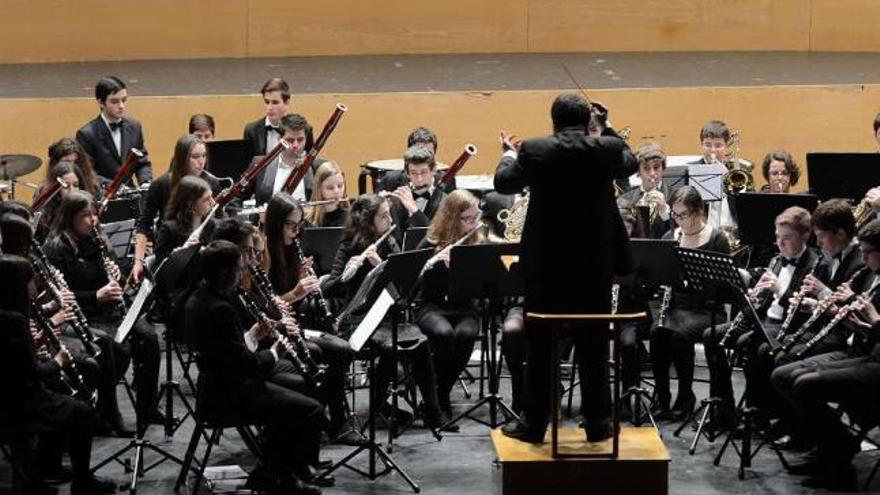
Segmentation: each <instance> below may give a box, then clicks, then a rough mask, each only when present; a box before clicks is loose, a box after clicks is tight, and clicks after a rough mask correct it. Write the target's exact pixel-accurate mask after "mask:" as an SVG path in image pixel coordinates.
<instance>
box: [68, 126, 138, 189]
mask: <svg viewBox="0 0 880 495" xmlns="http://www.w3.org/2000/svg"><path fill="white" fill-rule="evenodd" d="M121 132H122V138H121V144H122V146H121V150H117V149H116V145H115V144H114V143H113V136H112V135H111V133H110V129H109V128H108V127H107V124H106V123H105V122H104V119H102V118H101V116H100V115H98V116H97V117H95V118H94V119H92V120H91V121H90V122H89V123H87V124H86V125H84V126H82V127H81V128H80V129H79V130H78V131H76V141H77V142H78V143H79V145H80V146H82V147H83V150H85V152H86V153H88V154H89V156H90V157H91V158H92V163H93V164H94V165H95V172H96V173H97V174H98V176H100V177H101V178H102V179H103V180H104V181H107V182H109V181H112V180H113V178H114V177H115V176H116V172H117V171H118V170H119V167H121V166H122V163H123V162H124V161H125V158H126V157H127V156H128V152H129V150H131V149H132V148H136V149H138V150H139V151H142V152H143V153H144V157H143V158H141V159H140V160H139V161H138V163H137V164H136V165H135V167H134V177H136V178H137V182H138V184H146V183H147V182H150V181H151V180H153V169H152V167H151V164H150V158H149V155H148V154H147V149H146V148H145V147H144V134H143V130H142V129H141V123H140V122H138V121H137V120H134V119H132V118H129V117H123V118H122V128H121ZM129 183H130V182H129Z"/></svg>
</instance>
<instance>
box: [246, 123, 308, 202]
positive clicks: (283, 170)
mask: <svg viewBox="0 0 880 495" xmlns="http://www.w3.org/2000/svg"><path fill="white" fill-rule="evenodd" d="M277 132H279V133H280V134H281V137H280V139H281V140H283V141H285V142H286V143H287V144H288V145H289V147H288V148H286V149H285V150H284V151H282V152H281V154H280V155H278V158H276V159H275V160H274V161H273V162H272V163H271V164H269V165H268V166H267V167H266V168H265V169H263V170H262V171H261V172H260V173H259V174H258V175H257V177H256V178H255V179H254V180H253V181H252V182H251V183H250V184H249V185H248V188H247V190H246V191H245V193H244V197H248V196H251V195H253V197H254V199H255V200H256V202H257V205H262V204H264V203H267V202H268V201H269V199H271V198H272V197H273V196H274V195H276V194H278V193H279V192H280V191H281V189H282V187H283V186H284V183H285V182H286V181H287V178H288V177H290V174H291V173H293V170H294V169H295V168H296V167H298V166H299V165H300V164H301V163H302V162H303V160H305V157H306V153H308V151H309V150H310V149H311V147H312V126H310V125H309V122H308V121H307V120H306V118H305V117H303V116H302V115H298V114H290V115H285V116H284V117H282V118H281V120H280V122H279V127H278V131H277ZM274 133H275V132H274V131H273V132H272V133H271V134H274ZM275 142H276V143H277V142H278V141H277V140H276V141H275ZM273 146H274V145H273ZM271 150H272V148H268V149H267V150H266V151H265V152H264V153H261V154H259V155H256V156H254V158H253V160H252V161H251V166H253V165H255V164H256V163H257V162H259V161H260V160H262V159H263V157H264V155H265V154H266V153H268V152H269V151H271ZM322 163H324V160H323V159H322V158H315V160H314V161H313V162H312V165H311V167H310V168H309V170H307V171H306V174H305V176H304V177H303V180H302V181H301V182H300V183H299V184H298V185H297V186H296V189H295V190H294V191H293V193H292V194H291V196H293V197H294V198H295V199H298V200H300V201H305V200H306V198H308V197H310V196H311V195H312V188H313V187H312V186H313V184H314V180H315V172H316V171H317V169H318V167H320V166H321V164H322Z"/></svg>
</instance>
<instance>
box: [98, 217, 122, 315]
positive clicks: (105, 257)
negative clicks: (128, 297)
mask: <svg viewBox="0 0 880 495" xmlns="http://www.w3.org/2000/svg"><path fill="white" fill-rule="evenodd" d="M91 229H92V237H93V239H94V241H95V244H97V246H98V251H99V252H100V253H101V266H102V267H103V268H104V275H106V276H107V282H116V283H119V278H118V276H119V275H120V273H119V267H118V266H116V263H115V262H114V261H113V258H111V257H110V250H109V249H108V248H107V243H106V242H104V236H103V235H101V225H100V224H99V223H98V222H95V223H94V224H92V227H91ZM121 287H122V286H121V285H120V288H121ZM113 311H114V312H115V313H116V316H118V317H123V316H125V314H126V313H127V312H128V308H127V307H126V306H125V301H124V300H123V301H119V302H117V303H115V304H114V306H113Z"/></svg>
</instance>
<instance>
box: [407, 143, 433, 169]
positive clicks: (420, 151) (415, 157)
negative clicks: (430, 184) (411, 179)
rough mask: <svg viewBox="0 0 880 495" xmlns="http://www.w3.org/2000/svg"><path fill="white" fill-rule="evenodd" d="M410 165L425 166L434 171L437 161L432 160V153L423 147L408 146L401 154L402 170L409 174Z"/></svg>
mask: <svg viewBox="0 0 880 495" xmlns="http://www.w3.org/2000/svg"><path fill="white" fill-rule="evenodd" d="M410 165H427V166H428V167H430V168H431V170H434V167H436V166H437V160H436V159H435V158H434V152H433V151H431V150H429V149H427V148H425V147H424V146H418V145H416V146H410V147H409V148H407V149H406V152H405V153H404V154H403V170H404V172H409V166H410Z"/></svg>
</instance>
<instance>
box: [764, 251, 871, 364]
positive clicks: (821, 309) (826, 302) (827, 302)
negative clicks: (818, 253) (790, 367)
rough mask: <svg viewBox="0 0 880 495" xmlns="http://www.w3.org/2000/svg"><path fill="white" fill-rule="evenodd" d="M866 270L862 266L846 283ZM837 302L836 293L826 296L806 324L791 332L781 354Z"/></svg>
mask: <svg viewBox="0 0 880 495" xmlns="http://www.w3.org/2000/svg"><path fill="white" fill-rule="evenodd" d="M866 270H867V268H862V269H861V270H859V271H857V272H856V273H854V274H853V276H852V277H850V279H849V280H847V281H846V282H845V283H847V284H851V283H852V281H853V280H855V278H856V277H858V276H859V275H861V274H862V273H863V272H865V271H866ZM835 302H836V301H835V299H834V295H833V294H832V295H830V296H828V297H826V298H825V299H823V300H822V301H821V302H819V304H818V305H817V306H816V309H815V310H814V311H813V314H811V315H810V318H809V319H808V320H807V321H806V322H804V324H803V325H801V327H800V328H799V329H798V330H797V331H796V332H794V333H793V334H791V335H789V336H788V340H787V341H785V342H784V343H783V344H782V347H780V348H779V351H780V354H781V353H785V352H789V351H791V349H792V347H794V346H795V344H797V343H798V341H799V340H800V339H801V337H803V336H804V334H806V333H807V330H809V329H810V327H811V326H813V325H814V324H815V323H816V321H817V320H818V319H819V318H821V317H822V315H824V314H825V312H826V311H828V309H830V308H831V306H832V305H833V304H834V303H835Z"/></svg>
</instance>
